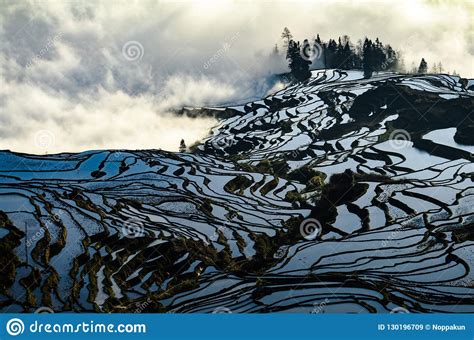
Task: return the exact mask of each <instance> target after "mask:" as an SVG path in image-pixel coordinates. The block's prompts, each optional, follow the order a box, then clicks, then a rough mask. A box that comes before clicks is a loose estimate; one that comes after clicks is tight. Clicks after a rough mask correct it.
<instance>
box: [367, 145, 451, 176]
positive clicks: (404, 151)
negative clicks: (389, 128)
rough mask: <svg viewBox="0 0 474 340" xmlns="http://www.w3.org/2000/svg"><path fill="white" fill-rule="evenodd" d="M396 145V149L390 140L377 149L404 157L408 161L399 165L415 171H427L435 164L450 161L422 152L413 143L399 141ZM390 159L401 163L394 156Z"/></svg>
mask: <svg viewBox="0 0 474 340" xmlns="http://www.w3.org/2000/svg"><path fill="white" fill-rule="evenodd" d="M396 144H397V146H396V147H394V146H393V142H392V141H390V140H389V141H385V142H383V143H380V144H377V146H376V148H377V149H378V150H381V151H387V152H393V153H396V154H400V155H403V156H404V157H405V158H406V160H405V161H404V162H403V163H401V164H398V165H399V166H403V167H407V168H410V169H413V170H421V169H425V168H428V167H431V166H433V165H435V164H438V163H443V162H447V161H448V160H447V159H444V158H441V157H436V156H433V155H430V154H429V153H428V152H426V151H422V150H419V149H417V148H414V147H413V142H409V141H401V140H397V141H396ZM389 157H390V158H392V159H393V160H394V161H395V163H397V162H399V160H398V159H394V157H393V156H392V155H389Z"/></svg>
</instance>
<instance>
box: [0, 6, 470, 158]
mask: <svg viewBox="0 0 474 340" xmlns="http://www.w3.org/2000/svg"><path fill="white" fill-rule="evenodd" d="M284 27H288V28H289V29H290V31H291V32H292V34H293V36H294V38H295V39H297V40H303V39H305V38H313V37H314V36H315V35H316V33H319V34H320V36H321V38H322V39H323V40H328V39H329V38H337V37H338V36H340V35H344V34H347V35H349V36H350V37H351V39H352V41H353V42H356V41H357V40H358V39H361V38H364V37H365V36H368V37H369V38H372V39H374V38H376V37H379V38H380V39H381V40H382V41H383V42H384V43H390V44H391V45H392V46H393V47H394V48H395V49H396V50H401V51H402V53H403V56H404V60H405V65H406V66H407V68H411V66H412V64H414V65H418V64H419V61H420V59H421V58H422V57H424V58H425V59H426V60H427V61H428V65H429V66H431V65H432V64H433V63H438V62H440V61H441V62H442V64H443V68H444V70H445V71H446V72H450V73H451V72H453V71H454V70H455V71H456V72H457V73H459V74H460V75H461V76H463V77H467V78H474V63H473V60H474V59H473V56H474V1H470V0H466V1H437V0H431V1H422V0H418V1H416V0H415V1H413V0H406V1H403V0H402V1H400V0H398V1H384V0H372V1H339V0H336V1H230V0H229V1H226V0H216V1H211V0H198V1H145V0H144V1H133V0H128V1H121V0H118V1H115V0H114V1H113V0H109V1H87V0H78V1H48V0H43V1H38V0H36V1H26V0H25V1H21V0H20V1H10V0H0V41H1V44H0V149H9V150H12V151H18V152H26V153H35V154H44V153H50V154H51V153H59V152H79V151H85V150H91V149H159V148H161V149H165V150H170V151H176V150H177V149H178V147H179V142H180V140H181V139H182V138H183V139H184V140H185V141H186V143H187V144H188V145H191V144H193V143H194V142H196V141H199V140H201V139H202V138H204V137H205V136H207V135H208V134H209V130H210V128H212V127H213V126H214V125H216V124H217V121H216V119H214V118H209V117H207V118H200V119H192V118H187V117H183V116H179V117H178V116H176V115H175V114H173V111H174V110H175V109H177V108H180V107H183V106H192V107H199V106H219V105H225V104H228V103H243V102H246V101H249V100H251V99H256V98H260V97H262V96H265V95H266V94H268V93H271V92H272V91H275V90H276V89H278V88H281V86H282V84H280V83H275V81H274V79H273V78H272V77H271V75H272V74H275V73H282V72H287V71H288V69H287V66H286V62H285V60H284V57H283V56H281V57H277V58H275V57H274V56H271V52H272V49H273V47H274V46H275V44H277V45H278V46H279V49H280V51H282V50H283V41H282V40H281V37H280V35H281V32H282V30H283V28H284Z"/></svg>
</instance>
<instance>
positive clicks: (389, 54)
mask: <svg viewBox="0 0 474 340" xmlns="http://www.w3.org/2000/svg"><path fill="white" fill-rule="evenodd" d="M281 37H282V38H283V42H284V48H285V49H286V59H287V60H288V62H289V67H290V70H291V72H292V74H293V75H294V76H295V78H296V79H298V80H301V81H302V80H305V79H307V78H308V77H309V76H310V75H311V73H310V71H309V69H310V65H313V68H339V69H345V70H349V69H361V70H364V76H365V77H366V78H370V77H371V76H372V73H373V72H379V71H386V70H393V71H401V70H404V68H405V67H404V63H403V59H402V57H401V53H400V52H398V51H395V50H394V49H393V48H392V46H390V45H389V44H386V45H385V44H383V43H382V42H381V41H380V40H379V38H376V39H375V41H372V40H371V39H369V38H365V39H364V40H363V41H362V40H359V41H358V43H357V44H353V43H352V42H351V40H350V38H349V36H347V35H344V36H343V37H339V38H338V39H337V41H336V40H334V39H329V41H327V42H325V41H322V40H321V38H320V37H319V34H318V35H317V36H316V38H315V39H314V40H313V41H311V42H310V41H309V40H304V41H303V44H300V42H298V41H295V40H293V35H292V34H291V32H290V30H289V29H288V28H287V27H285V29H284V30H283V33H282V35H281ZM274 53H279V52H278V48H277V46H275V50H274ZM436 67H438V69H439V70H441V69H442V65H441V63H439V64H438V65H436V64H435V69H436ZM427 68H428V66H427V63H426V61H425V60H424V59H422V61H421V63H420V66H419V67H418V69H417V70H414V71H415V73H426V72H427ZM440 72H441V71H440Z"/></svg>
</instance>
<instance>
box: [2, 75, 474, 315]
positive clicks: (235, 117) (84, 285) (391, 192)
mask: <svg viewBox="0 0 474 340" xmlns="http://www.w3.org/2000/svg"><path fill="white" fill-rule="evenodd" d="M362 78H363V77H362V73H361V72H357V71H349V72H343V71H338V70H327V71H325V72H324V71H313V76H312V78H311V79H310V80H309V81H307V82H305V83H304V84H297V85H292V86H289V87H287V88H286V89H284V90H282V91H280V92H277V93H275V94H274V95H272V96H269V97H267V98H265V99H263V100H261V101H257V102H252V103H248V104H246V105H242V106H236V107H229V108H225V109H224V108H216V109H209V108H208V109H205V110H206V112H209V111H215V112H216V113H218V114H219V113H222V112H225V115H222V116H223V117H224V116H225V117H226V118H223V119H222V120H221V122H220V124H219V126H217V127H216V128H214V129H213V131H212V133H211V135H210V136H209V137H208V138H207V139H206V140H205V141H203V143H202V144H200V145H198V146H197V147H196V148H194V149H193V150H192V152H188V153H170V152H164V151H158V150H146V151H125V150H116V151H90V152H84V153H81V154H59V155H49V156H32V155H24V154H16V153H12V152H9V151H4V152H1V153H0V226H1V228H0V247H1V251H0V266H1V268H2V269H1V273H0V274H1V275H2V280H1V285H0V306H1V308H2V311H3V312H16V311H21V312H33V311H35V310H37V309H38V308H40V307H47V308H50V309H51V310H54V311H55V312H61V311H76V312H81V311H97V312H172V313H184V312H233V313H242V312H302V313H311V312H312V313H322V312H324V313H334V312H337V313H348V312H351V313H365V312H393V311H395V312H399V311H402V312H407V311H409V312H474V289H473V288H474V272H473V266H474V185H473V173H474V164H473V153H474V137H473V136H474V134H473V131H474V114H473V110H474V91H473V90H474V81H472V80H467V79H462V78H459V77H454V76H447V75H426V76H406V75H398V74H391V73H381V74H378V75H376V76H375V77H374V78H371V79H368V80H366V79H362ZM43 309H44V308H43Z"/></svg>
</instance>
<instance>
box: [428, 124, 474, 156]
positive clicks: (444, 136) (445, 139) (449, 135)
mask: <svg viewBox="0 0 474 340" xmlns="http://www.w3.org/2000/svg"><path fill="white" fill-rule="evenodd" d="M455 134H456V128H454V127H453V128H447V129H439V130H434V131H431V132H428V133H427V134H426V135H424V136H423V139H427V140H430V141H432V142H434V143H436V144H441V145H446V146H450V147H452V148H456V149H461V150H464V151H467V152H470V153H474V146H472V145H463V144H459V143H456V141H455V140H454V135H455Z"/></svg>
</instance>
